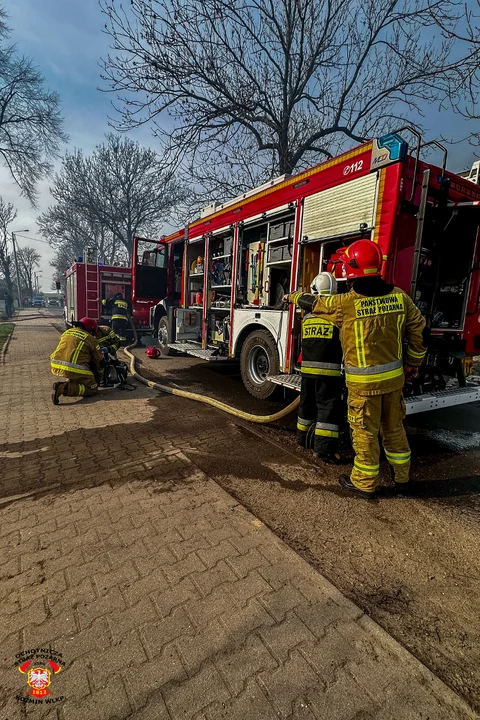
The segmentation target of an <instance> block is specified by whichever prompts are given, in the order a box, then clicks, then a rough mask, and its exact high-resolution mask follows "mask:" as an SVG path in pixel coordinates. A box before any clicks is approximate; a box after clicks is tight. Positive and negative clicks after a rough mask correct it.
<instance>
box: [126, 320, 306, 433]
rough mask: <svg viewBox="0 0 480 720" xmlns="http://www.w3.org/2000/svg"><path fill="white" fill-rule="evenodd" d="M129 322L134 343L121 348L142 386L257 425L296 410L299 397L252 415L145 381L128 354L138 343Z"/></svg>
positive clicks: (277, 418)
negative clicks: (208, 406) (213, 408)
mask: <svg viewBox="0 0 480 720" xmlns="http://www.w3.org/2000/svg"><path fill="white" fill-rule="evenodd" d="M129 321H130V327H131V328H132V330H133V337H134V342H133V343H131V344H130V345H128V346H127V347H124V348H123V351H124V353H125V354H126V355H127V357H128V358H129V359H130V362H129V368H130V373H131V374H132V375H133V377H134V378H135V379H136V380H138V381H139V382H141V383H142V384H143V385H147V386H148V387H151V388H155V389H156V390H160V392H163V393H167V394H168V395H177V396H178V397H183V398H186V399H187V400H195V401H196V402H201V403H203V404H204V405H211V406H212V407H215V408H217V410H222V411H223V412H225V413H228V414H229V415H234V416H235V417H238V418H242V420H248V421H249V422H253V423H259V424H264V425H266V424H268V423H273V422H276V421H277V420H281V419H282V418H284V417H286V416H287V415H290V413H291V412H293V411H294V410H296V408H297V407H298V405H299V403H300V397H298V398H296V399H295V400H294V401H293V402H292V403H290V405H287V407H285V408H283V410H279V411H278V412H276V413H273V414H272V415H254V414H253V413H248V412H245V411H244V410H239V409H238V408H234V407H232V406H231V405H227V404H226V403H223V402H220V400H215V399H214V398H211V397H208V396H205V395H199V394H198V393H193V392H188V391H187V390H180V389H179V388H173V387H170V386H169V385H161V384H160V383H157V382H153V380H147V379H146V378H144V377H143V376H142V375H140V374H139V373H137V371H136V370H135V355H133V353H131V352H130V349H131V348H134V347H135V345H136V344H137V342H138V336H137V331H136V328H135V325H134V324H133V322H132V319H131V317H129Z"/></svg>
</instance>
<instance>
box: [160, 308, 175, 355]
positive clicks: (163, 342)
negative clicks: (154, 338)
mask: <svg viewBox="0 0 480 720" xmlns="http://www.w3.org/2000/svg"><path fill="white" fill-rule="evenodd" d="M169 330H170V328H169V326H168V319H167V318H166V317H165V316H164V317H162V318H160V322H159V324H158V347H159V348H160V352H161V353H162V355H174V354H175V350H173V349H172V348H170V347H168V342H169V340H168V336H169Z"/></svg>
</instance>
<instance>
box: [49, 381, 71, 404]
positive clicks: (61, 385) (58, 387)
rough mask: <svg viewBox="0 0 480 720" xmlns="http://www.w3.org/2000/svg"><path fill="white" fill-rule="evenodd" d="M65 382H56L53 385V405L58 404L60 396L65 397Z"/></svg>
mask: <svg viewBox="0 0 480 720" xmlns="http://www.w3.org/2000/svg"><path fill="white" fill-rule="evenodd" d="M67 385H68V383H67V382H56V383H53V392H52V402H53V404H54V405H58V404H59V402H60V401H59V397H60V395H66V394H67V393H66V389H67Z"/></svg>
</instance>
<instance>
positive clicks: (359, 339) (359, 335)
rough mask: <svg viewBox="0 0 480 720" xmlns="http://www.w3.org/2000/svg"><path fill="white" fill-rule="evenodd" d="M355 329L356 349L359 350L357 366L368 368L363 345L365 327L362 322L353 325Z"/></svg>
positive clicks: (356, 321)
mask: <svg viewBox="0 0 480 720" xmlns="http://www.w3.org/2000/svg"><path fill="white" fill-rule="evenodd" d="M353 326H354V328H355V347H356V349H357V365H358V367H359V368H364V367H367V363H366V361H365V346H364V344H363V325H362V323H361V321H360V320H355V322H354V323H353Z"/></svg>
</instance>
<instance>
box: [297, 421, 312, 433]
mask: <svg viewBox="0 0 480 720" xmlns="http://www.w3.org/2000/svg"><path fill="white" fill-rule="evenodd" d="M312 425H313V422H311V423H308V425H305V424H304V423H301V422H300V420H297V430H300V431H301V432H307V430H309V429H310V428H311V426H312Z"/></svg>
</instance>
